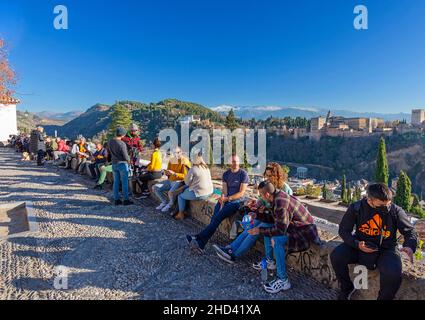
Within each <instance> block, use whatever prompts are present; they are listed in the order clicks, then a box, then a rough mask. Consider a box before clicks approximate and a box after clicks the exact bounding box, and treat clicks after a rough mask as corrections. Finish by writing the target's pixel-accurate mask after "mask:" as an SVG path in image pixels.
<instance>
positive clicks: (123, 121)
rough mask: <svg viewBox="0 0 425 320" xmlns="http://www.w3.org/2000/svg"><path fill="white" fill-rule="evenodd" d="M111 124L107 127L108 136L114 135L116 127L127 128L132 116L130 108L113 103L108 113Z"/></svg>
mask: <svg viewBox="0 0 425 320" xmlns="http://www.w3.org/2000/svg"><path fill="white" fill-rule="evenodd" d="M110 117H111V124H110V125H109V128H108V137H109V138H113V137H114V136H115V133H116V130H117V128H118V127H123V128H125V129H128V128H129V127H130V125H131V123H132V121H133V120H132V116H131V112H130V110H128V108H127V107H126V106H123V105H121V104H115V105H114V106H113V107H112V112H111V114H110Z"/></svg>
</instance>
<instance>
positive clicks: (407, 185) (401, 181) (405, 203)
mask: <svg viewBox="0 0 425 320" xmlns="http://www.w3.org/2000/svg"><path fill="white" fill-rule="evenodd" d="M411 197H412V183H411V181H410V179H409V177H408V176H407V174H406V173H404V171H403V170H402V171H400V175H399V177H398V182H397V192H396V195H395V198H394V202H395V203H396V204H397V205H399V206H400V207H402V208H403V209H404V210H405V211H407V212H409V211H410V209H411V206H412V201H411Z"/></svg>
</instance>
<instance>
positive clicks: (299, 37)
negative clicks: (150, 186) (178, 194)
mask: <svg viewBox="0 0 425 320" xmlns="http://www.w3.org/2000/svg"><path fill="white" fill-rule="evenodd" d="M57 4H64V5H66V6H67V8H68V10H69V30H66V31H63V30H61V31H58V30H55V29H54V28H53V19H54V14H53V8H54V6H55V5H57ZM358 4H365V5H366V6H367V7H368V10H369V29H368V30H366V31H357V30H355V29H354V28H353V20H354V14H353V9H354V7H355V5H358ZM424 34H425V1H423V0H372V1H365V0H362V1H361V0H323V1H318V0H310V1H309V0H285V1H284V0H280V1H267V0H263V1H249V0H243V1H239V0H202V1H200V0H196V1H193V0H179V1H171V0H168V1H167V0H155V1H154V0H151V1H141V0H121V1H113V0H110V1H100V0H61V1H59V0H56V1H51V0H1V2H0V37H3V38H5V39H6V40H7V41H8V42H9V46H10V60H11V62H12V64H13V66H14V68H15V69H16V70H17V72H18V74H19V85H18V87H17V88H16V91H17V93H18V94H17V96H18V97H19V98H20V99H21V100H22V102H23V103H22V108H23V109H28V110H30V111H41V110H57V111H66V110H85V109H87V108H88V107H90V106H91V105H94V104H95V103H97V102H101V103H113V102H114V101H116V100H121V99H129V100H139V101H144V102H156V101H159V100H161V99H164V98H178V99H183V100H187V101H194V102H198V103H201V104H204V105H206V106H217V105H221V104H228V105H279V106H302V107H324V108H333V109H347V110H356V111H375V112H392V113H397V112H410V109H411V108H412V107H425V90H424V84H425V72H424V71H425V41H424Z"/></svg>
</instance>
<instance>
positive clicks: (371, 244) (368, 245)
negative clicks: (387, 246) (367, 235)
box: [365, 242, 379, 251]
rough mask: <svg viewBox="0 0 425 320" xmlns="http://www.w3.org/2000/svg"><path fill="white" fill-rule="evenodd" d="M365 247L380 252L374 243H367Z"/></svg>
mask: <svg viewBox="0 0 425 320" xmlns="http://www.w3.org/2000/svg"><path fill="white" fill-rule="evenodd" d="M365 246H366V247H368V248H369V249H371V250H376V251H378V249H379V247H378V245H376V244H375V243H373V242H365Z"/></svg>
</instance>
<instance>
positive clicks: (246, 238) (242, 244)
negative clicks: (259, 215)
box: [230, 220, 274, 260]
mask: <svg viewBox="0 0 425 320" xmlns="http://www.w3.org/2000/svg"><path fill="white" fill-rule="evenodd" d="M273 226H274V224H272V223H264V222H261V221H260V220H255V221H254V227H256V228H271V227H273ZM258 238H260V235H256V236H252V235H250V234H249V233H248V231H246V230H244V231H243V232H242V233H241V234H240V235H239V236H238V237H237V238H236V239H235V241H233V242H232V243H231V244H230V248H231V249H232V252H233V255H234V256H235V258H239V257H242V256H243V255H244V254H245V253H247V252H248V251H249V249H251V248H252V247H253V246H254V245H255V242H257V240H258ZM265 249H266V251H265V253H266V258H267V259H269V260H273V249H272V248H271V247H266V248H265Z"/></svg>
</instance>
